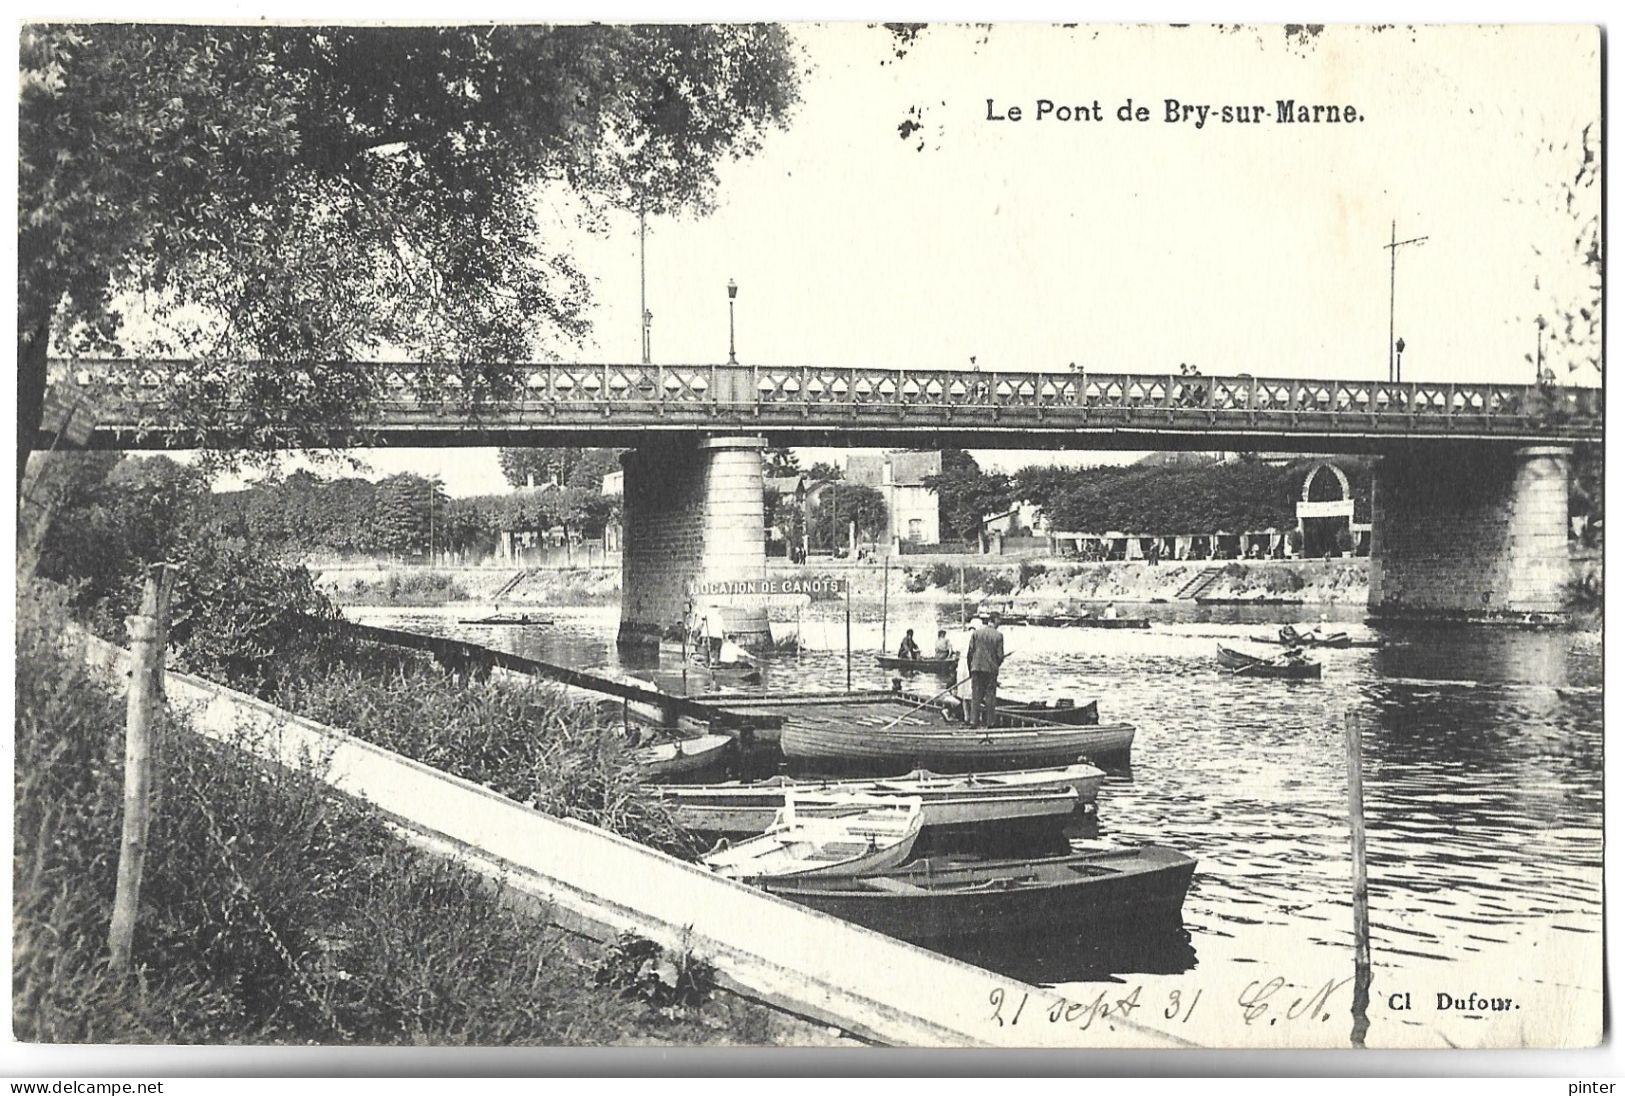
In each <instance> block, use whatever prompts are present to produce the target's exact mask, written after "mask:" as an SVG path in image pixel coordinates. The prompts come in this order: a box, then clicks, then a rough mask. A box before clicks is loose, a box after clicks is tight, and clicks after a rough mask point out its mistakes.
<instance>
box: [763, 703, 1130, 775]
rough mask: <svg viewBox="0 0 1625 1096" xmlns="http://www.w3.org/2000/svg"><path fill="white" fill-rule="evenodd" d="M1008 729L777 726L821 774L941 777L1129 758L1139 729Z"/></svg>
mask: <svg viewBox="0 0 1625 1096" xmlns="http://www.w3.org/2000/svg"><path fill="white" fill-rule="evenodd" d="M1003 721H1004V722H1005V723H1007V724H1008V725H1006V726H1000V727H969V726H966V725H964V724H961V723H941V724H937V725H935V726H933V725H930V724H911V725H896V726H894V725H889V724H883V725H880V726H873V725H870V724H868V723H867V722H859V721H847V720H818V721H812V720H807V719H790V720H788V721H786V722H785V724H784V726H783V727H781V728H779V749H780V750H782V751H783V752H784V755H785V757H787V758H789V759H790V760H791V761H793V762H797V763H800V764H801V765H803V766H805V767H808V768H813V769H816V770H818V771H822V772H843V771H850V770H853V769H859V770H862V771H868V772H874V771H888V770H889V771H893V772H895V771H897V770H898V769H911V768H924V769H934V770H937V771H939V772H951V773H953V772H957V773H963V772H972V771H976V770H1001V769H1029V768H1034V767H1038V766H1046V765H1058V764H1068V763H1071V762H1074V761H1077V760H1078V759H1080V758H1082V759H1084V760H1088V761H1099V760H1100V759H1102V758H1106V757H1114V756H1123V755H1127V753H1128V752H1129V749H1130V747H1132V746H1133V744H1134V727H1133V726H1132V725H1130V724H1127V723H1114V724H1104V723H1098V724H1092V725H1087V726H1074V725H1071V724H1064V723H1051V722H1048V721H1045V720H1040V719H1032V718H1027V717H1018V716H1006V717H1004V720H1003Z"/></svg>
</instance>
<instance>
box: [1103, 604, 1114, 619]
mask: <svg viewBox="0 0 1625 1096" xmlns="http://www.w3.org/2000/svg"><path fill="white" fill-rule="evenodd" d="M1100 619H1102V620H1116V619H1117V603H1116V602H1115V601H1108V602H1107V603H1106V608H1105V609H1103V610H1101V613H1100Z"/></svg>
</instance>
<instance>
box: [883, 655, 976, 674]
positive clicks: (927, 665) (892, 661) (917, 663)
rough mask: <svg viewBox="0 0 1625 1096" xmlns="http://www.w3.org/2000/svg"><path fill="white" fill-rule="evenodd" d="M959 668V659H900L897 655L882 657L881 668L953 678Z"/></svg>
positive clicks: (955, 657) (956, 657)
mask: <svg viewBox="0 0 1625 1096" xmlns="http://www.w3.org/2000/svg"><path fill="white" fill-rule="evenodd" d="M958 667H959V657H958V656H957V655H956V656H954V657H953V658H898V657H897V656H896V655H881V656H880V668H881V669H883V670H902V671H904V672H906V673H917V674H941V675H945V676H947V677H952V676H954V674H955V673H956V672H957V670H958Z"/></svg>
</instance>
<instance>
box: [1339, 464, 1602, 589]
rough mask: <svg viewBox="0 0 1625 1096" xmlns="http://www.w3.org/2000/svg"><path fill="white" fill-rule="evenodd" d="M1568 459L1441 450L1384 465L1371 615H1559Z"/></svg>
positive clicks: (1375, 491)
mask: <svg viewBox="0 0 1625 1096" xmlns="http://www.w3.org/2000/svg"><path fill="white" fill-rule="evenodd" d="M1571 455H1572V450H1571V449H1569V448H1567V447H1560V446H1538V447H1531V448H1521V449H1513V448H1510V447H1504V448H1498V447H1494V446H1488V445H1482V444H1479V445H1473V444H1461V445H1449V444H1444V445H1439V446H1429V447H1426V448H1418V449H1416V450H1412V451H1408V452H1405V453H1403V454H1396V455H1392V456H1387V457H1384V458H1383V459H1382V461H1381V462H1380V463H1379V464H1378V466H1377V472H1376V476H1375V477H1374V480H1373V485H1372V501H1371V524H1372V530H1371V593H1370V601H1369V604H1370V607H1371V609H1372V611H1373V612H1374V613H1377V614H1380V615H1405V614H1417V615H1439V616H1498V615H1522V614H1527V613H1558V612H1561V611H1562V610H1563V608H1564V605H1565V602H1566V595H1567V586H1568V580H1569V538H1568V529H1569V459H1570V456H1571Z"/></svg>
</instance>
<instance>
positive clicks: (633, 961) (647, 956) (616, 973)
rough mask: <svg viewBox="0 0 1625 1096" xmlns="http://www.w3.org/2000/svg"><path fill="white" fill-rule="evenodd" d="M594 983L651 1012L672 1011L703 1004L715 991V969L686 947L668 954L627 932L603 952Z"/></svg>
mask: <svg viewBox="0 0 1625 1096" xmlns="http://www.w3.org/2000/svg"><path fill="white" fill-rule="evenodd" d="M593 983H594V984H595V985H599V986H605V987H607V988H610V989H613V990H616V991H618V992H619V993H620V995H621V996H622V997H627V998H632V999H635V1000H641V1001H642V1002H644V1004H645V1005H646V1006H647V1007H649V1008H651V1009H664V1010H673V1009H677V1008H680V1007H684V1006H693V1005H698V1004H702V1003H704V1001H705V1000H706V999H707V998H709V997H710V996H711V993H712V991H713V990H714V989H715V988H716V984H717V978H716V968H715V967H713V966H712V965H711V964H710V963H708V962H706V961H705V960H704V959H701V958H700V957H699V956H697V955H695V954H694V952H693V951H692V950H691V949H689V948H684V949H683V950H681V951H679V952H676V953H667V952H666V951H665V950H664V949H663V948H661V946H660V945H659V944H657V943H655V942H654V941H653V940H650V939H648V938H647V937H643V936H639V935H638V934H637V933H635V932H632V931H631V930H627V931H626V932H623V933H621V934H620V936H618V937H616V939H615V942H614V943H613V944H611V945H610V946H609V947H607V948H605V949H604V954H603V957H602V959H601V960H600V961H599V964H598V970H597V972H596V973H595V974H594V976H593Z"/></svg>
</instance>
